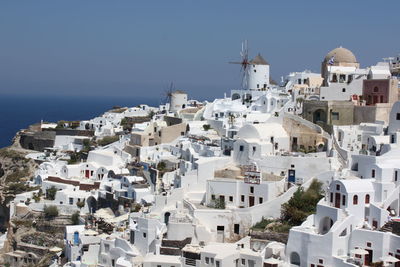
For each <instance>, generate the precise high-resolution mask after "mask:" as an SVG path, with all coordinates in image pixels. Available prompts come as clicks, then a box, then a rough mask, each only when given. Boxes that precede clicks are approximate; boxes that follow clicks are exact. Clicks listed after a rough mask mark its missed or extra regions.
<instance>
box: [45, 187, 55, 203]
mask: <svg viewBox="0 0 400 267" xmlns="http://www.w3.org/2000/svg"><path fill="white" fill-rule="evenodd" d="M56 194H57V188H56V187H54V186H52V187H50V188H48V189H47V190H46V198H47V199H49V200H54V199H56Z"/></svg>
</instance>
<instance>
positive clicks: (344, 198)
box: [342, 195, 346, 206]
mask: <svg viewBox="0 0 400 267" xmlns="http://www.w3.org/2000/svg"><path fill="white" fill-rule="evenodd" d="M342 205H343V206H345V205H346V196H345V195H343V196H342Z"/></svg>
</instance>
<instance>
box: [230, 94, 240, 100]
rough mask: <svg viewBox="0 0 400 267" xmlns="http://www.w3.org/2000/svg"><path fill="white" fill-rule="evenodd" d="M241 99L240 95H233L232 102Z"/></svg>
mask: <svg viewBox="0 0 400 267" xmlns="http://www.w3.org/2000/svg"><path fill="white" fill-rule="evenodd" d="M236 99H240V94H233V95H232V100H236Z"/></svg>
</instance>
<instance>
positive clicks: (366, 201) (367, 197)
mask: <svg viewBox="0 0 400 267" xmlns="http://www.w3.org/2000/svg"><path fill="white" fill-rule="evenodd" d="M365 204H369V194H366V195H365Z"/></svg>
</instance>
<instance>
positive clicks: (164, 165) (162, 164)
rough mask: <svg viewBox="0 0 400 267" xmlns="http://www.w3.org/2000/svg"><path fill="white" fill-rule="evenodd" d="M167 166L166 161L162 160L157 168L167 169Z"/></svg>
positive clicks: (160, 169)
mask: <svg viewBox="0 0 400 267" xmlns="http://www.w3.org/2000/svg"><path fill="white" fill-rule="evenodd" d="M166 167H167V165H166V164H165V162H164V161H160V162H159V163H158V164H157V170H159V171H163V170H165V168H166Z"/></svg>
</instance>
